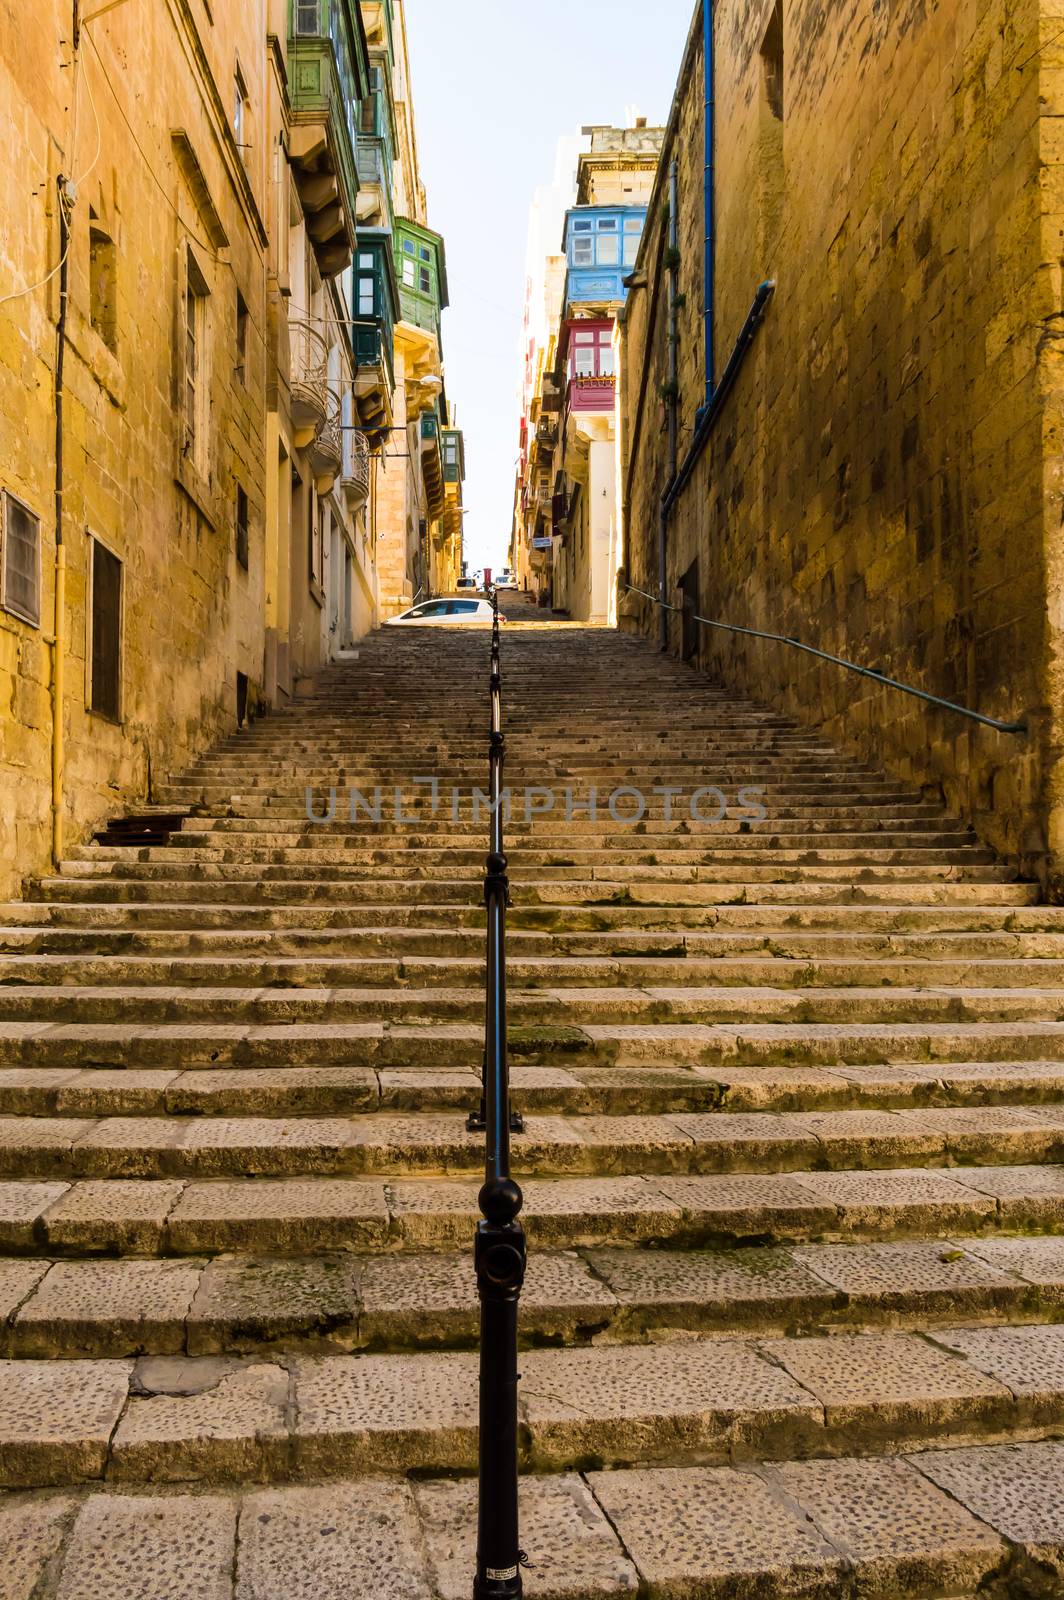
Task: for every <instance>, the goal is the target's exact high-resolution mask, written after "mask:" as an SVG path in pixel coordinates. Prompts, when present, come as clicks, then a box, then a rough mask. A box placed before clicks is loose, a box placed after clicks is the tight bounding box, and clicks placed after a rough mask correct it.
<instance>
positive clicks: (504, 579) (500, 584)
mask: <svg viewBox="0 0 1064 1600" xmlns="http://www.w3.org/2000/svg"><path fill="white" fill-rule="evenodd" d="M495 587H496V589H516V588H517V579H516V578H515V577H514V575H513V573H512V572H511V571H510V569H509V567H503V569H502V571H501V572H500V573H499V576H498V577H497V578H496V579H495Z"/></svg>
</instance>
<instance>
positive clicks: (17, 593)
mask: <svg viewBox="0 0 1064 1600" xmlns="http://www.w3.org/2000/svg"><path fill="white" fill-rule="evenodd" d="M0 513H2V515H0V537H2V539H3V562H4V582H3V606H4V610H5V611H10V612H12V613H13V615H14V616H16V617H21V618H22V620H23V622H32V623H33V625H34V627H38V626H39V625H40V620H41V523H40V518H39V517H35V516H34V514H33V512H32V511H31V510H30V508H29V506H25V505H23V503H22V501H21V500H16V499H15V496H14V495H13V494H8V493H7V492H6V491H5V493H4V497H3V502H2V504H0Z"/></svg>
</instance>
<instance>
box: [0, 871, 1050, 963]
mask: <svg viewBox="0 0 1064 1600" xmlns="http://www.w3.org/2000/svg"><path fill="white" fill-rule="evenodd" d="M59 881H60V882H62V880H59ZM64 887H66V888H69V887H70V885H69V884H64ZM92 888H93V886H92V885H88V884H87V885H84V886H81V895H82V896H83V897H84V898H71V899H70V900H62V899H56V900H54V901H18V902H15V903H14V904H12V903H8V904H7V905H4V906H2V907H0V917H2V920H3V923H4V924H5V928H6V929H7V930H11V929H24V928H25V929H42V930H43V929H53V928H54V929H60V928H61V929H78V930H85V931H87V932H88V931H91V932H92V933H93V934H94V935H95V934H98V933H99V930H112V929H114V930H119V931H120V933H121V935H122V936H123V937H126V936H129V935H139V934H141V933H143V932H145V931H146V930H149V929H152V930H171V929H177V930H180V931H182V932H184V931H190V932H193V933H199V932H201V931H203V930H208V931H211V932H214V931H220V932H223V933H228V932H230V931H234V930H244V929H248V930H252V931H253V932H254V933H255V934H256V935H258V934H262V933H265V934H272V933H273V932H274V931H275V930H285V931H288V930H291V931H292V932H294V933H297V934H298V933H299V932H301V931H303V932H308V931H312V932H315V933H316V932H318V931H321V930H325V931H326V932H327V933H329V934H331V933H333V932H337V931H341V930H342V931H343V932H345V933H346V932H348V931H349V930H352V929H354V930H358V937H359V938H361V937H362V936H363V934H364V933H369V934H372V933H373V932H374V931H375V930H379V929H381V928H386V929H387V930H388V931H389V932H392V931H395V930H397V929H401V930H403V931H404V932H406V931H408V930H411V929H415V930H428V929H432V930H439V929H441V928H446V929H447V930H449V931H454V930H468V929H478V930H480V932H479V938H481V939H483V928H484V912H483V908H482V907H478V906H475V905H456V906H446V905H439V904H435V903H434V904H418V903H416V902H410V903H407V904H404V905H389V904H377V903H375V902H374V903H369V904H361V903H357V902H353V901H351V900H348V899H345V902H344V904H343V905H339V906H336V905H328V906H323V905H314V904H309V903H306V902H298V901H297V902H293V903H291V904H285V903H284V902H283V901H282V902H280V903H278V904H273V905H268V906H267V905H264V906H256V905H249V904H248V903H247V900H246V899H242V900H240V901H233V900H232V899H230V900H228V901H225V900H220V901H217V902H215V903H211V902H207V901H192V902H185V901H182V900H180V899H175V900H171V901H166V902H157V903H148V902H133V903H129V904H127V903H125V902H122V901H113V900H101V899H99V898H93V897H92ZM507 928H508V937H509V938H517V937H519V936H520V935H521V934H522V933H528V934H546V933H549V934H551V935H552V936H566V937H568V936H570V935H572V934H578V933H579V934H588V935H596V934H600V935H602V936H603V937H604V938H605V937H614V936H616V934H617V933H618V932H620V933H622V934H623V936H624V938H625V940H626V941H627V940H629V939H632V938H636V939H638V938H643V937H650V938H656V937H658V936H664V937H666V938H668V939H670V940H672V941H673V942H674V943H675V944H676V946H679V944H680V943H681V941H682V942H683V943H684V944H685V947H686V943H687V940H688V939H691V938H697V939H716V938H726V937H729V936H739V935H741V936H742V937H744V938H746V939H754V940H764V939H770V938H771V939H773V940H774V939H775V938H777V937H788V936H791V935H795V934H797V933H800V934H801V935H802V936H803V937H804V936H806V935H810V936H814V937H817V938H824V939H828V940H831V939H835V938H838V939H839V940H840V941H841V940H844V939H850V938H853V937H855V936H856V935H858V934H873V935H875V936H877V937H878V938H879V939H888V940H889V939H890V938H891V937H892V936H896V937H899V938H900V937H903V936H910V935H912V936H916V935H919V936H920V937H923V938H927V939H934V938H936V937H939V936H949V937H954V936H959V935H970V936H972V937H973V938H976V939H982V938H985V937H988V936H990V935H997V936H1000V937H1004V938H1011V937H1024V938H1028V937H1032V936H1036V935H1039V934H1046V935H1055V934H1059V933H1061V932H1064V906H1043V905H1037V904H1030V905H1023V906H1015V905H993V904H990V905H980V904H976V905H959V906H958V905H942V904H931V905H917V904H907V903H899V904H897V905H889V906H888V905H880V906H877V905H870V904H867V903H864V902H857V901H841V902H840V901H836V902H834V903H832V902H828V903H824V904H817V903H815V902H814V903H812V904H808V905H793V904H786V903H782V904H781V903H769V902H755V903H753V904H744V903H743V902H732V903H723V904H718V905H714V906H685V905H670V906H666V907H655V906H651V905H639V904H632V905H623V904H610V905H599V906H591V907H585V906H581V905H579V904H576V905H569V906H555V907H552V908H550V909H546V908H544V907H538V906H528V905H514V906H513V907H512V909H511V910H510V913H509V915H508V917H507ZM692 929H693V930H695V932H694V933H693V934H692V933H691V932H689V931H688V930H692ZM99 936H101V937H103V934H102V933H99ZM463 936H465V935H464V934H463ZM743 948H750V945H749V944H747V945H744V947H743ZM973 953H974V952H973ZM1031 953H1032V954H1037V953H1042V954H1047V953H1049V952H1048V950H1043V951H1041V952H1037V951H1032V952H1031Z"/></svg>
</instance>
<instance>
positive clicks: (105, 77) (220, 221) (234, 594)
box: [0, 0, 268, 894]
mask: <svg viewBox="0 0 1064 1600" xmlns="http://www.w3.org/2000/svg"><path fill="white" fill-rule="evenodd" d="M70 11H71V8H70V6H69V4H66V3H62V4H61V3H58V0H48V3H46V4H42V5H41V6H39V7H37V8H35V11H34V16H33V20H32V24H30V25H27V22H26V16H25V11H24V8H22V7H19V6H16V5H15V4H13V3H11V0H0V116H2V117H3V119H4V123H5V126H6V127H7V128H8V130H9V137H8V139H7V141H6V142H5V146H4V151H3V153H2V154H0V214H2V215H3V217H4V219H5V221H4V227H3V229H2V230H0V297H3V296H7V295H9V294H11V293H13V292H14V291H16V290H19V289H22V288H24V287H28V286H31V285H33V284H35V283H36V282H37V281H38V280H39V279H41V278H43V277H44V276H45V275H46V274H47V273H48V272H49V270H50V269H51V267H53V266H54V265H55V263H56V262H57V260H58V257H59V223H58V216H57V201H56V177H57V175H58V174H59V173H60V172H63V173H66V174H67V175H69V176H71V177H73V178H74V179H75V180H77V189H76V202H75V205H74V209H73V216H72V232H71V244H70V256H69V269H70V299H69V313H68V321H67V342H66V372H65V385H64V390H65V393H64V417H65V426H64V457H65V503H64V529H63V531H64V541H65V546H66V558H67V606H66V617H65V623H66V696H65V704H64V708H63V713H64V724H65V735H66V773H65V805H64V813H65V823H66V838H67V842H69V843H74V842H77V841H79V840H81V839H84V838H85V837H86V836H87V835H88V833H89V832H90V831H91V830H92V828H93V827H95V826H97V825H98V824H99V823H100V822H101V821H103V820H104V819H105V818H106V817H107V815H109V814H113V813H115V812H117V811H119V810H122V809H124V808H126V807H128V806H129V805H131V804H136V803H138V802H143V801H144V800H145V799H146V798H147V797H148V795H149V792H150V784H151V783H152V782H158V781H160V780H162V779H165V778H167V777H168V776H169V775H171V774H173V773H176V772H178V771H180V770H181V769H182V768H184V767H185V766H187V765H188V763H189V762H190V760H191V759H192V758H193V757H194V756H195V755H196V754H197V752H199V751H200V750H203V749H205V748H206V747H208V746H209V745H211V744H212V743H213V742H214V741H215V740H217V739H218V737H219V736H220V735H222V734H223V733H225V732H227V731H229V730H230V729H231V728H232V727H234V726H235V721H236V675H237V672H238V671H240V672H243V673H244V674H246V675H247V677H248V678H249V680H250V684H251V692H252V696H254V693H255V686H256V685H257V684H258V683H260V682H261V679H262V671H263V618H264V611H265V594H264V586H265V576H264V556H263V534H262V530H263V522H264V493H265V489H264V484H265V471H264V455H263V451H264V439H263V418H264V416H265V410H266V406H265V381H266V373H265V368H266V361H265V343H264V336H265V329H264V317H265V307H264V283H265V274H264V268H263V249H264V245H265V237H266V236H265V230H264V227H263V221H262V217H263V209H264V205H265V190H266V184H267V181H268V174H267V162H266V155H265V144H266V141H265V137H264V123H265V114H264V109H263V108H264V104H265V82H264V75H265V58H264V52H263V40H264V37H265V15H264V7H263V6H262V5H261V4H260V3H259V0H253V3H251V4H247V5H240V6H226V7H223V8H220V10H218V11H217V14H216V15H215V18H214V21H213V23H211V24H210V26H208V25H207V24H206V23H204V22H203V21H202V15H201V13H200V12H199V11H198V10H197V12H196V13H195V14H194V12H193V8H192V7H191V6H190V5H189V4H187V3H186V0H164V3H160V4H157V5H152V6H149V7H132V6H131V7H129V8H128V10H127V9H123V8H119V9H118V10H116V11H115V12H114V13H113V15H109V16H107V17H105V18H101V19H100V20H99V21H98V22H96V23H93V24H91V25H90V29H91V40H90V38H89V37H88V34H89V32H90V30H89V29H87V30H85V31H84V32H83V36H82V43H81V50H80V62H79V66H78V113H77V128H76V137H75V128H74V103H73V98H72V85H73V72H72V46H71V37H70V33H71V29H70ZM197 15H198V16H200V21H199V22H198V23H197V20H196V18H197ZM238 62H239V66H240V70H241V73H242V74H243V77H244V80H245V83H246V87H247V92H248V101H249V109H248V128H247V138H248V142H249V145H250V148H249V149H248V150H247V151H244V152H242V151H240V150H238V148H237V145H236V142H235V140H234V137H233V133H232V129H231V125H230V122H229V120H228V118H229V116H230V115H231V106H232V94H233V85H234V81H235V72H236V67H237V63H238ZM178 130H180V131H182V132H183V133H184V135H185V136H186V138H187V142H188V145H189V146H190V147H191V149H192V150H193V151H194V152H195V157H196V161H197V163H198V165H199V169H200V176H201V179H202V183H193V182H190V178H189V174H188V171H186V170H183V169H182V167H181V164H180V162H179V161H178V159H177V157H176V154H175V144H174V134H175V131H178ZM97 146H98V148H97ZM90 225H91V226H93V227H97V228H99V229H101V230H103V231H105V232H106V234H107V235H108V236H109V238H110V239H111V241H112V243H113V248H114V260H115V272H114V298H113V312H114V318H113V328H106V329H102V328H101V326H100V319H99V317H97V318H96V319H95V320H94V317H93V307H92V303H91V293H90V269H89V258H90V238H89V234H90ZM219 226H220V228H221V230H222V231H224V234H225V236H226V238H227V240H228V243H227V244H223V243H221V241H220V234H219V233H218V231H217V230H218V227H219ZM190 259H191V260H192V261H194V263H195V268H196V270H197V271H198V272H199V273H200V274H201V275H202V283H203V284H204V285H205V286H206V288H207V290H208V291H209V294H208V310H207V318H206V324H205V337H204V341H203V344H204V349H203V359H204V363H205V365H204V380H205V382H206V384H207V385H208V402H207V408H206V412H205V433H206V438H207V451H206V456H205V460H204V462H203V470H202V471H201V472H199V473H196V472H193V471H192V470H191V469H190V466H189V462H188V459H187V455H186V452H185V450H184V444H185V420H184V410H183V407H184V359H185V357H184V342H183V340H184V326H183V296H184V288H185V282H186V278H187V274H188V271H189V261H190ZM238 292H239V293H240V295H241V296H242V297H243V301H244V303H245V305H246V307H247V311H248V331H247V343H246V350H247V358H246V361H245V362H243V363H241V362H239V360H238V355H237V350H236V311H237V294H238ZM58 311H59V302H58V278H57V277H53V278H52V279H51V280H50V282H49V283H48V284H47V285H46V286H44V287H43V288H40V289H37V290H33V291H32V292H30V293H27V294H23V295H20V296H19V297H18V298H15V299H11V300H8V301H7V302H6V303H4V304H0V488H5V489H8V490H10V491H11V492H13V493H15V494H17V495H18V496H19V498H20V499H22V500H23V501H25V502H26V504H27V505H29V507H30V508H31V509H32V510H33V511H34V512H35V513H36V514H37V515H38V516H39V517H40V519H41V615H40V625H39V627H33V626H31V625H29V624H27V623H24V622H22V621H20V620H19V619H18V618H17V617H15V616H13V615H11V614H10V613H9V612H6V611H2V610H0V792H2V795H3V800H4V804H3V805H2V806H0V894H11V893H13V892H17V890H18V887H19V883H20V881H21V879H22V878H23V876H25V875H27V874H31V873H37V872H40V871H42V870H45V869H46V868H47V865H48V861H49V851H50V829H51V823H50V806H51V784H50V759H51V737H52V711H51V684H52V648H51V641H52V629H53V605H54V598H53V597H54V569H55V522H54V499H53V497H54V477H55V418H54V399H53V391H54V367H55V354H56V334H55V328H56V321H57V317H58ZM238 484H239V485H241V486H242V487H243V489H244V490H245V492H246V494H247V496H248V501H249V525H250V539H249V544H250V549H249V564H248V569H247V570H246V571H245V570H244V568H243V567H242V566H241V565H240V564H239V563H238V562H237V559H236V533H235V522H236V490H237V485H238ZM90 535H96V536H98V537H99V538H100V539H102V540H103V541H104V542H105V543H106V544H107V545H108V546H109V547H110V548H111V550H112V551H113V552H114V553H115V554H117V555H118V556H119V557H120V559H121V561H122V563H123V567H122V571H123V627H122V642H123V653H122V715H121V721H120V722H113V721H110V720H107V719H106V718H104V717H101V716H99V715H95V714H92V713H91V712H90V711H89V710H88V709H87V707H88V704H89V692H88V689H89V686H88V681H87V679H88V671H87V654H88V652H87V630H88V627H89V621H88V615H87V608H88V572H89V556H90V549H91V544H90V537H89V536H90Z"/></svg>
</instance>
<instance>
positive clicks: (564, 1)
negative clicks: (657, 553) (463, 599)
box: [406, 0, 694, 571]
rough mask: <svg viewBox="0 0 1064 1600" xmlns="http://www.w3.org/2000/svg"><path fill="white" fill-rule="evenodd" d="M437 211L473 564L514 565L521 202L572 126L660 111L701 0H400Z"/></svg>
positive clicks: (447, 356)
mask: <svg viewBox="0 0 1064 1600" xmlns="http://www.w3.org/2000/svg"><path fill="white" fill-rule="evenodd" d="M406 14H407V31H408V34H409V44H410V62H411V76H412V88H413V98H414V111H415V116H416V119H417V137H418V152H419V155H420V159H421V172H422V177H423V179H424V182H425V187H426V189H427V191H428V207H429V223H430V225H431V226H432V227H433V228H436V229H437V230H438V231H439V232H441V233H442V234H443V235H444V238H445V240H446V245H447V272H448V278H449V283H450V296H451V304H450V309H449V310H448V311H446V312H445V313H444V319H443V354H444V363H445V366H446V373H447V395H448V399H449V400H450V401H451V403H452V404H453V405H454V406H455V407H456V409H457V413H458V426H459V427H460V428H462V429H463V431H464V433H465V448H466V484H465V492H464V495H463V504H464V505H465V507H466V511H467V515H466V519H465V553H466V559H467V560H468V562H469V566H470V570H471V571H473V570H475V569H476V568H478V567H482V566H484V565H485V564H487V565H488V566H491V567H494V568H495V569H496V570H497V569H498V568H499V567H500V566H503V565H505V562H506V552H507V547H508V545H509V542H510V522H511V517H512V513H513V488H514V472H515V468H516V461H517V433H518V399H517V386H518V378H519V350H520V340H521V319H522V314H523V310H524V281H525V255H526V246H527V239H528V213H529V206H530V205H531V202H532V197H533V194H534V192H535V190H536V188H537V186H538V185H540V184H546V183H550V182H551V180H552V178H553V176H554V160H555V148H556V145H557V142H558V139H559V138H560V137H561V135H563V134H567V133H568V134H572V133H576V132H578V131H579V129H580V128H581V127H582V126H583V125H584V124H589V123H613V124H616V125H617V126H624V125H625V123H626V122H627V121H629V120H630V116H631V114H632V113H638V115H640V116H645V117H647V119H648V120H649V122H650V123H651V124H652V125H653V124H655V123H664V122H665V120H666V118H667V117H668V113H669V107H670V105H671V103H672V91H673V87H674V85H675V82H676V76H677V74H678V72H679V69H680V60H681V57H682V55H683V47H684V42H685V40H686V38H687V32H688V29H689V27H690V24H691V18H692V16H693V14H694V0H656V3H655V4H654V5H652V6H648V5H647V3H646V0H536V3H535V4H533V5H529V4H528V3H527V0H406Z"/></svg>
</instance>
